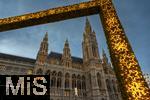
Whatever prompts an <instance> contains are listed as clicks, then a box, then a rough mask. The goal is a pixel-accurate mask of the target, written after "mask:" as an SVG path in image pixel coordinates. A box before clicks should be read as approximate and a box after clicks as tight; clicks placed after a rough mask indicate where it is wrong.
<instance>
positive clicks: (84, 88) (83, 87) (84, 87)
mask: <svg viewBox="0 0 150 100" xmlns="http://www.w3.org/2000/svg"><path fill="white" fill-rule="evenodd" d="M82 89H83V90H86V84H85V76H82Z"/></svg>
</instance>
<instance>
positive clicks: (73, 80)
mask: <svg viewBox="0 0 150 100" xmlns="http://www.w3.org/2000/svg"><path fill="white" fill-rule="evenodd" d="M75 87H76V75H75V74H73V75H72V89H74V88H75Z"/></svg>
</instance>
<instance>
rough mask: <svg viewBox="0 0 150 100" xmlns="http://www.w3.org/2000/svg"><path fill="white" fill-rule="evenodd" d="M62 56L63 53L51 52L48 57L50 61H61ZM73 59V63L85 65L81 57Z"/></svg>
mask: <svg viewBox="0 0 150 100" xmlns="http://www.w3.org/2000/svg"><path fill="white" fill-rule="evenodd" d="M61 57H62V54H61V53H57V52H50V54H49V55H48V59H49V58H56V59H58V60H61ZM71 58H72V62H73V63H81V64H82V63H83V60H82V58H79V57H73V56H72V57H71Z"/></svg>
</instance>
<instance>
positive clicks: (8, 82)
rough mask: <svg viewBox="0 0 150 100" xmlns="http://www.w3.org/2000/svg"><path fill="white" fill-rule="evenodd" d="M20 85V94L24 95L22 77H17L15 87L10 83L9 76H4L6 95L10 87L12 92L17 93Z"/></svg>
mask: <svg viewBox="0 0 150 100" xmlns="http://www.w3.org/2000/svg"><path fill="white" fill-rule="evenodd" d="M20 85H21V95H24V77H19V80H18V83H17V86H16V88H15V86H14V85H13V83H12V80H11V77H6V95H9V89H10V88H11V90H12V94H13V95H17V94H18V90H19V87H20Z"/></svg>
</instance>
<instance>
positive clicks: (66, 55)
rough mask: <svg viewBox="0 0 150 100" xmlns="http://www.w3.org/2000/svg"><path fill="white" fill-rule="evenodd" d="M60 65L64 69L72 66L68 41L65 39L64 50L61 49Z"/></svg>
mask: <svg viewBox="0 0 150 100" xmlns="http://www.w3.org/2000/svg"><path fill="white" fill-rule="evenodd" d="M62 65H63V66H65V67H71V66H72V59H71V53H70V47H69V42H68V39H66V41H65V44H64V48H63V55H62Z"/></svg>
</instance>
